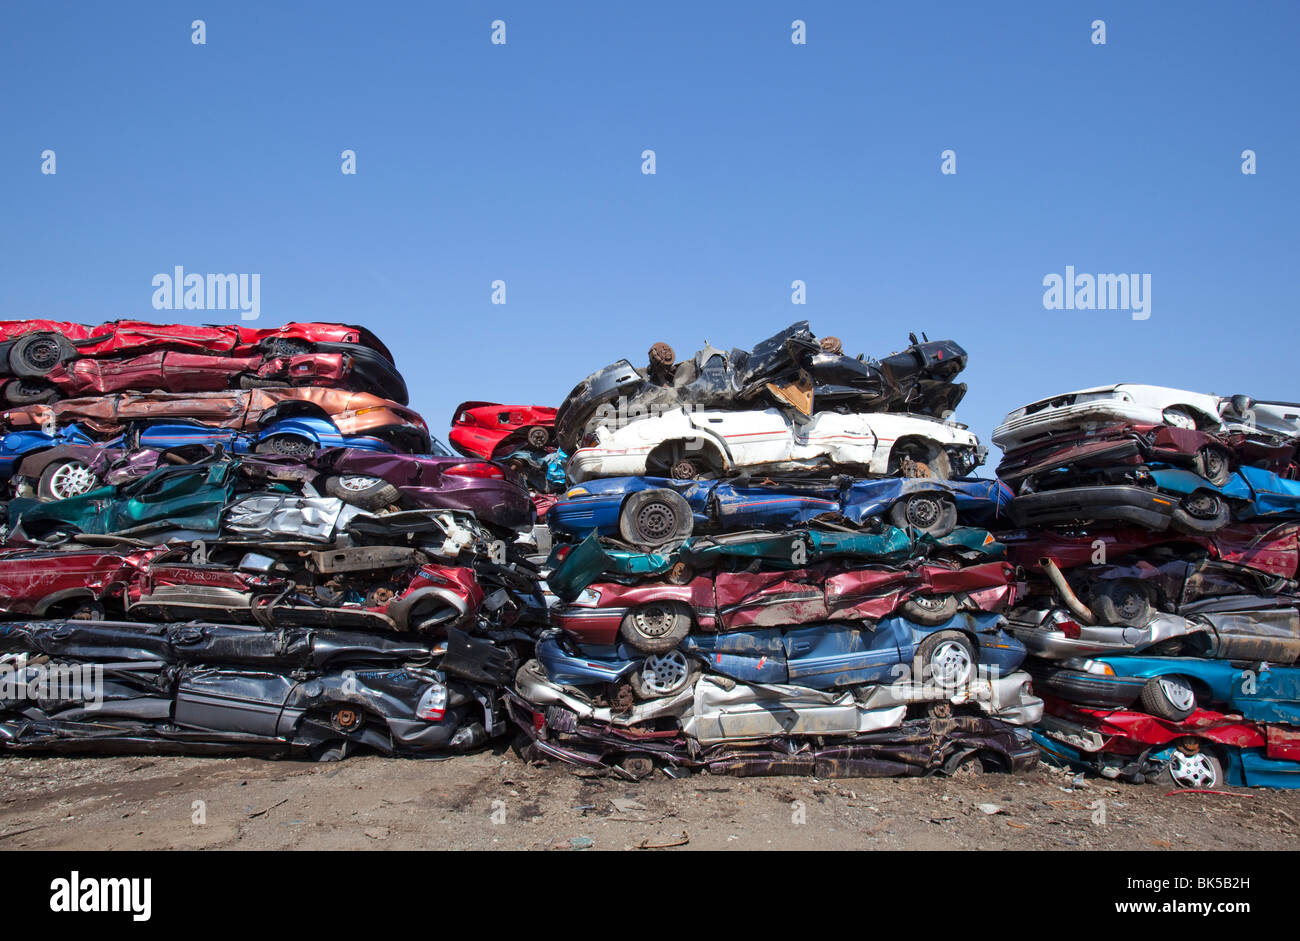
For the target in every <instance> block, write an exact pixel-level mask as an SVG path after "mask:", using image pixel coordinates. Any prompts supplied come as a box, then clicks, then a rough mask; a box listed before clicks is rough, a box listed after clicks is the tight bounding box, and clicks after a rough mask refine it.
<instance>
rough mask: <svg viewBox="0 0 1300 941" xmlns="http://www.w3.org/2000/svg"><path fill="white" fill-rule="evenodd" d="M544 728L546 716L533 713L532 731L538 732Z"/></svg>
mask: <svg viewBox="0 0 1300 941" xmlns="http://www.w3.org/2000/svg"><path fill="white" fill-rule="evenodd" d="M544 728H546V716H544V715H542V714H541V713H540V712H534V713H533V731H534V732H540V731H541V730H542V729H544Z"/></svg>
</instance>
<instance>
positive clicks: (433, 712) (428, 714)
mask: <svg viewBox="0 0 1300 941" xmlns="http://www.w3.org/2000/svg"><path fill="white" fill-rule="evenodd" d="M446 714H447V687H445V686H443V685H442V684H441V683H434V684H433V685H432V686H430V687H429V688H428V689H426V690H425V691H424V695H423V696H421V697H420V702H419V705H417V706H416V707H415V717H416V718H417V719H423V720H424V721H425V722H441V721H442V717H443V716H444V715H446Z"/></svg>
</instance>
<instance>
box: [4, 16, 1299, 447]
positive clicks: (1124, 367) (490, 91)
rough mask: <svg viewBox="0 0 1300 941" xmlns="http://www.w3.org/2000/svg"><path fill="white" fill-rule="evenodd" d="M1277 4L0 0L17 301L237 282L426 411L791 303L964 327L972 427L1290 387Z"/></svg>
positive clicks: (97, 314) (46, 307)
mask: <svg viewBox="0 0 1300 941" xmlns="http://www.w3.org/2000/svg"><path fill="white" fill-rule="evenodd" d="M196 18H202V19H203V20H204V21H205V23H206V29H207V37H206V38H207V43H206V45H202V46H196V45H194V44H192V42H191V28H190V23H191V21H192V20H194V19H196ZM495 19H502V20H504V21H505V23H506V39H507V42H506V44H505V45H504V46H499V45H493V44H491V42H490V41H489V40H490V35H491V25H490V24H491V22H492V21H493V20H495ZM795 19H803V20H804V21H805V22H806V23H807V44H806V45H802V46H798V45H794V44H792V43H791V41H790V36H791V22H792V21H793V20H795ZM1094 19H1103V20H1104V21H1105V23H1106V44H1105V45H1101V46H1099V45H1094V44H1093V43H1092V42H1091V38H1090V37H1091V34H1092V28H1091V25H1090V24H1091V23H1092V21H1093V20H1094ZM1298 27H1300V6H1297V5H1296V4H1291V3H1281V2H1278V3H1258V4H1256V3H1238V4H1231V5H1229V4H1197V3H1178V4H1174V3H1134V2H1127V3H1120V2H1114V0H1095V2H1090V3H1071V2H1060V3H1056V2H1053V3H1042V2H1034V3H1023V4H1019V3H1004V4H996V3H995V4H978V5H976V4H967V3H952V4H926V3H915V4H888V5H886V4H876V3H828V2H818V0H783V2H747V3H699V2H695V3H674V2H659V3H654V4H639V3H608V2H590V3H579V2H563V0H556V2H539V0H529V2H504V0H493V2H481V0H464V2H454V0H449V2H443V3H438V4H431V3H419V4H415V3H412V4H396V3H367V4H357V3H331V2H312V3H224V2H215V0H190V2H188V3H185V4H178V3H151V2H131V3H125V4H93V5H92V4H81V3H57V2H48V3H31V2H14V0H7V2H0V128H2V130H0V139H2V140H3V146H0V317H3V318H19V317H29V316H50V317H56V318H61V319H69V320H79V321H85V322H98V321H101V320H107V319H113V318H117V317H142V318H145V319H154V320H172V321H177V322H232V321H234V320H237V319H238V315H237V314H236V313H234V312H225V311H209V312H178V313H176V314H174V315H168V314H167V313H166V312H159V311H155V310H154V309H153V308H152V306H151V299H152V296H153V288H152V286H151V279H152V278H153V276H154V275H155V274H156V273H159V272H170V271H171V270H172V268H173V266H175V265H183V266H184V267H185V269H186V270H187V271H190V272H223V273H225V272H246V273H258V274H260V275H261V295H262V296H261V303H262V314H261V320H260V322H259V323H260V325H263V326H266V325H275V324H279V323H282V322H285V321H288V320H332V321H333V320H337V321H344V322H351V323H362V324H365V325H367V326H369V327H370V328H371V329H373V330H374V331H375V332H377V333H378V334H379V335H380V336H381V337H382V338H384V339H385V341H386V342H387V343H388V344H389V345H390V346H391V347H392V348H393V350H394V351H395V353H396V356H397V363H398V366H399V367H400V368H401V369H402V371H403V373H404V374H405V375H406V376H407V379H408V383H409V385H410V387H411V392H412V404H413V405H414V406H415V407H416V408H418V409H419V410H421V411H422V412H423V413H424V414H425V416H426V417H427V418H428V419H429V423H430V426H431V428H433V429H434V430H435V432H436V433H439V434H440V435H443V436H444V437H445V426H446V424H447V421H448V419H449V417H450V413H451V411H452V409H453V407H454V406H455V405H456V404H457V403H458V402H459V401H461V400H463V399H489V400H497V401H502V402H507V403H522V404H533V403H536V404H558V402H559V400H560V398H561V397H562V396H563V395H564V394H565V393H566V392H567V391H568V389H569V388H570V387H571V386H572V385H574V384H575V383H576V382H577V381H578V380H579V379H581V378H582V377H583V376H584V375H586V374H587V373H588V372H591V371H592V370H594V369H596V368H598V367H600V366H603V365H605V364H606V363H608V362H611V361H613V360H615V359H618V358H620V357H623V356H627V357H629V358H631V359H632V360H633V361H634V362H637V363H640V362H641V361H642V360H643V358H644V355H645V350H646V349H647V348H648V347H649V345H650V344H651V343H652V342H654V341H656V340H665V341H667V342H669V343H670V344H672V345H673V346H674V347H675V348H676V349H677V351H678V353H679V354H681V355H687V354H689V353H690V352H692V351H694V350H695V349H696V348H697V347H698V346H699V345H701V344H702V343H703V341H705V340H706V339H707V340H709V341H711V342H712V343H713V344H715V345H717V346H733V345H738V346H748V345H750V344H751V343H753V342H754V341H756V340H759V339H761V338H763V337H765V336H767V335H769V334H771V333H773V332H775V331H777V330H779V329H781V328H782V327H784V326H786V325H787V324H789V323H791V322H793V321H795V320H799V319H803V318H807V319H809V320H811V321H812V325H813V329H814V330H815V331H816V332H817V333H818V334H836V335H839V336H841V337H842V338H843V339H844V341H845V347H846V348H847V349H848V350H849V351H850V352H853V353H857V352H867V353H870V354H873V355H878V356H883V355H885V354H888V353H889V352H891V351H893V350H896V349H899V348H901V347H903V346H905V345H906V343H907V339H906V336H907V333H908V332H909V331H912V330H914V331H917V332H920V331H922V330H924V331H926V332H928V334H929V335H930V337H932V338H937V337H943V336H948V337H952V338H954V339H956V340H957V341H958V342H960V343H961V344H962V345H964V346H965V347H966V348H967V350H968V351H969V352H970V357H971V361H970V366H969V368H968V370H967V373H966V375H965V379H966V381H967V382H968V383H969V384H970V386H971V389H970V392H969V393H968V395H967V399H966V401H965V403H964V404H963V406H962V407H961V409H960V410H959V411H958V415H957V417H958V418H959V419H961V420H962V421H964V422H966V423H967V424H969V425H970V426H971V427H972V428H973V429H974V430H975V431H976V432H977V433H978V434H980V435H981V437H983V438H987V436H988V435H989V433H990V432H991V431H992V428H993V426H994V425H995V424H996V423H997V422H998V420H1000V418H1001V417H1002V415H1003V414H1004V413H1005V412H1007V411H1008V410H1010V409H1011V408H1014V407H1015V406H1017V405H1020V404H1023V403H1025V402H1028V401H1030V400H1033V399H1035V398H1039V397H1041V396H1043V395H1046V394H1050V393H1053V392H1058V391H1065V390H1069V389H1074V388H1080V387H1084V386H1089V385H1096V384H1101V383H1107V382H1114V381H1120V380H1126V381H1146V382H1152V383H1157V384H1167V385H1174V386H1181V387H1187V388H1193V389H1197V390H1201V391H1213V392H1219V393H1236V392H1247V393H1250V394H1253V395H1255V396H1257V397H1260V398H1284V399H1292V400H1295V399H1300V390H1297V389H1296V385H1297V382H1296V376H1297V373H1300V364H1298V363H1297V357H1296V355H1295V352H1294V347H1295V341H1294V336H1295V326H1294V325H1295V321H1296V315H1297V297H1298V296H1300V293H1298V292H1297V285H1296V272H1297V270H1300V265H1297V259H1296V234H1295V231H1296V229H1295V224H1296V223H1295V213H1296V208H1297V206H1298V205H1300V200H1298V199H1297V197H1298V196H1300V187H1298V186H1297V176H1296V168H1297V162H1298V161H1300V125H1298V124H1297V121H1296V113H1297V109H1296V97H1297V90H1298V89H1300V81H1298V79H1300V74H1298V73H1300V56H1297V55H1296V54H1295V49H1296V46H1297V40H1298V39H1300V36H1298V35H1297V34H1298V33H1300V29H1298ZM647 148H650V149H653V150H654V151H655V152H656V163H657V172H656V174H655V175H653V176H650V175H644V174H643V173H642V172H641V153H642V151H643V150H645V149H647ZM949 148H951V149H953V150H955V151H956V154H957V173H956V174H955V175H943V174H941V173H940V154H941V152H942V151H943V150H945V149H949ZM1247 148H1249V149H1253V150H1254V151H1256V153H1257V161H1258V172H1257V173H1256V174H1255V175H1244V174H1242V172H1241V163H1242V160H1241V152H1242V151H1243V150H1245V149H1247ZM46 149H53V150H54V151H55V153H56V159H57V173H56V174H54V175H52V176H51V175H43V174H42V173H41V172H40V167H41V152H42V151H43V150H46ZM344 149H352V150H354V151H355V152H356V154H357V171H358V172H357V173H356V175H350V176H349V175H344V174H342V173H341V172H340V165H341V159H340V154H341V152H342V151H343V150H344ZM1067 265H1072V266H1074V267H1075V269H1076V270H1077V271H1080V272H1090V273H1108V272H1135V273H1147V274H1150V275H1151V279H1152V298H1151V316H1150V318H1149V319H1147V320H1145V321H1135V320H1133V319H1132V318H1131V316H1130V315H1129V314H1128V313H1127V312H1124V311H1049V310H1045V309H1044V307H1043V303H1042V298H1043V291H1044V288H1043V286H1042V280H1043V277H1044V276H1045V275H1047V274H1049V273H1053V272H1055V273H1062V272H1064V270H1065V267H1066V266H1067ZM496 279H501V280H504V281H505V282H506V291H507V295H506V297H507V303H506V304H505V305H493V304H492V303H491V287H490V285H491V283H492V282H493V281H494V280H496ZM795 279H801V280H803V281H805V282H806V284H807V304H806V305H803V306H796V305H793V304H791V302H790V295H791V282H792V281H793V280H795Z"/></svg>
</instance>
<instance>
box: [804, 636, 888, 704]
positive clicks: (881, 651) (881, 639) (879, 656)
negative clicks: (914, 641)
mask: <svg viewBox="0 0 1300 941" xmlns="http://www.w3.org/2000/svg"><path fill="white" fill-rule="evenodd" d="M899 636H900V635H899V632H898V631H896V630H889V629H884V630H880V629H877V630H867V629H865V628H863V629H857V628H850V627H847V626H845V625H844V624H811V625H809V626H807V627H798V628H793V629H791V630H788V631H786V632H785V652H786V669H787V670H788V671H789V675H790V682H791V683H795V684H797V685H799V686H809V687H811V688H813V689H835V688H836V687H841V686H853V685H857V684H859V683H879V682H885V681H888V680H890V679H893V678H894V677H893V671H894V668H895V667H896V666H897V665H898V664H899V663H900V662H902V661H901V657H902V652H901V651H900V649H899V645H898V638H899Z"/></svg>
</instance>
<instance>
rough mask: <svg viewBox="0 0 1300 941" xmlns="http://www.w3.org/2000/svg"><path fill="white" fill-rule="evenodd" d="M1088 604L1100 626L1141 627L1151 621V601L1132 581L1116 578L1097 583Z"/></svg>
mask: <svg viewBox="0 0 1300 941" xmlns="http://www.w3.org/2000/svg"><path fill="white" fill-rule="evenodd" d="M1088 602H1089V605H1090V606H1091V607H1092V613H1093V614H1095V615H1096V616H1097V620H1098V622H1099V623H1101V624H1126V625H1128V626H1129V627H1142V626H1144V625H1145V624H1146V623H1147V621H1149V620H1151V614H1152V608H1151V599H1150V598H1148V597H1147V593H1146V592H1145V591H1143V590H1142V587H1141V586H1140V585H1137V584H1135V583H1134V581H1133V580H1132V579H1128V578H1117V579H1113V580H1108V581H1102V582H1097V583H1096V584H1095V585H1094V586H1093V588H1092V593H1091V594H1090V595H1089V597H1088Z"/></svg>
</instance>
